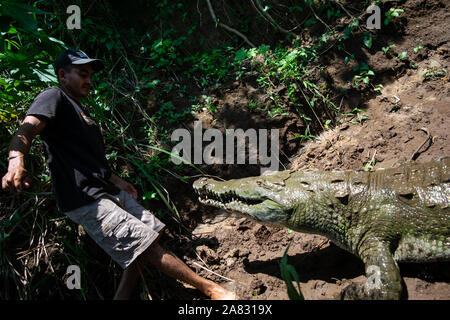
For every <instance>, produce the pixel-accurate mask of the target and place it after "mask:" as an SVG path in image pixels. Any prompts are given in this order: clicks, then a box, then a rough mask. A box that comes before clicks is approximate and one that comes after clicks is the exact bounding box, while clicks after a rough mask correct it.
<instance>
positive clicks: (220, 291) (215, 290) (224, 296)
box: [209, 284, 239, 300]
mask: <svg viewBox="0 0 450 320" xmlns="http://www.w3.org/2000/svg"><path fill="white" fill-rule="evenodd" d="M209 297H210V298H211V300H239V297H238V296H237V294H236V293H234V292H232V291H228V290H227V289H224V288H222V287H221V286H219V285H217V284H214V286H213V287H212V288H211V289H210V291H209Z"/></svg>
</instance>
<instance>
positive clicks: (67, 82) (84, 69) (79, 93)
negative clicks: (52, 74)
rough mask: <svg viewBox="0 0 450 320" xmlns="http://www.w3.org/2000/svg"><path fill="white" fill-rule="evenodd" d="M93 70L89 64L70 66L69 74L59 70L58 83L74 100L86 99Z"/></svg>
mask: <svg viewBox="0 0 450 320" xmlns="http://www.w3.org/2000/svg"><path fill="white" fill-rule="evenodd" d="M93 74H94V70H93V69H92V66H91V65H90V64H81V65H72V69H71V70H70V72H67V71H66V70H64V69H59V71H58V75H59V81H60V84H61V86H62V87H63V88H64V89H65V90H66V92H67V93H68V94H69V95H70V96H71V97H72V98H74V99H75V100H77V101H79V100H80V99H81V98H84V97H87V95H88V94H89V91H90V90H91V87H92V81H91V77H92V75H93Z"/></svg>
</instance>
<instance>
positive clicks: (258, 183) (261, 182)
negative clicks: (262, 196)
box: [256, 179, 264, 187]
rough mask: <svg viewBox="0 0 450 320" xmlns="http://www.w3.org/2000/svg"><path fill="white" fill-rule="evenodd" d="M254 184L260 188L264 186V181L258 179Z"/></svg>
mask: <svg viewBox="0 0 450 320" xmlns="http://www.w3.org/2000/svg"><path fill="white" fill-rule="evenodd" d="M256 184H257V185H258V186H260V187H262V186H264V180H262V179H258V180H256Z"/></svg>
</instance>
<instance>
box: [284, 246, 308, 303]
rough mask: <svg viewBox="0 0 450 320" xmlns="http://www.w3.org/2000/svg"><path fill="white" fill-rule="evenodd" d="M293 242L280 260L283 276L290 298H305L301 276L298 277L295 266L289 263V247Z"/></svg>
mask: <svg viewBox="0 0 450 320" xmlns="http://www.w3.org/2000/svg"><path fill="white" fill-rule="evenodd" d="M291 243H292V242H290V243H289V244H288V246H287V248H286V250H285V251H284V255H283V257H282V258H281V262H280V273H281V278H282V279H283V280H284V282H285V283H286V287H287V292H288V296H289V299H291V300H304V297H303V294H302V292H301V290H300V278H299V277H298V274H297V272H296V270H295V268H294V267H293V266H292V265H289V264H288V263H287V252H288V250H289V247H290V245H291ZM292 278H293V279H294V280H295V282H296V283H297V288H298V289H296V288H295V287H294V285H293V284H292Z"/></svg>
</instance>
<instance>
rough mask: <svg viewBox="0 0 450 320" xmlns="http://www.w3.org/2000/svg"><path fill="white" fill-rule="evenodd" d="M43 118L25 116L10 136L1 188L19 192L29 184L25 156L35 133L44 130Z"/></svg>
mask: <svg viewBox="0 0 450 320" xmlns="http://www.w3.org/2000/svg"><path fill="white" fill-rule="evenodd" d="M45 125H46V122H45V120H42V119H39V118H37V117H35V116H32V115H29V116H26V117H25V119H24V120H23V122H22V124H21V126H20V128H19V130H18V132H17V134H16V135H15V136H14V137H13V138H12V140H11V144H10V148H9V165H8V172H7V173H6V174H5V175H4V176H3V178H2V189H3V190H7V191H9V192H19V193H20V192H21V191H22V189H23V187H26V188H28V187H29V186H30V179H29V177H28V174H27V170H26V169H25V159H24V158H25V157H26V156H27V155H28V153H29V152H30V148H31V143H32V141H33V139H34V137H35V136H36V135H38V134H39V133H40V132H41V131H42V130H44V128H45Z"/></svg>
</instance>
